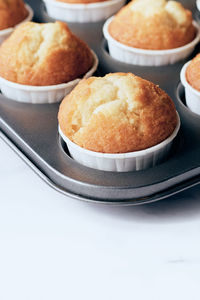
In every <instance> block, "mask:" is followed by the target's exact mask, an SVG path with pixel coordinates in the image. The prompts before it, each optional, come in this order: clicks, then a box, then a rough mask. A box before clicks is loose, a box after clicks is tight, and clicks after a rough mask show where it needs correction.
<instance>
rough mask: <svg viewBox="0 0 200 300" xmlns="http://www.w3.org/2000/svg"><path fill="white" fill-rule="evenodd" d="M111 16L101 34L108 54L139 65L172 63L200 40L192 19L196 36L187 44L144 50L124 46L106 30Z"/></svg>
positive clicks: (199, 34)
mask: <svg viewBox="0 0 200 300" xmlns="http://www.w3.org/2000/svg"><path fill="white" fill-rule="evenodd" d="M112 19H113V17H111V18H109V19H108V20H107V21H106V22H105V24H104V26H103V34H104V37H105V38H106V40H107V42H108V49H109V53H110V56H111V57H113V58H114V59H116V60H118V61H121V62H124V63H128V64H133V65H140V66H163V65H169V64H174V63H175V62H177V61H179V60H182V59H184V58H186V57H187V56H189V55H190V54H191V53H192V51H193V50H194V47H195V46H196V45H197V43H198V42H199V40H200V28H199V25H198V23H197V22H195V21H193V24H194V26H195V28H196V31H197V33H196V37H195V38H194V40H193V41H192V42H190V43H189V44H187V45H185V46H182V47H179V48H175V49H169V50H145V49H139V48H133V47H129V46H126V45H124V44H122V43H119V42H118V41H116V40H115V39H114V38H113V37H112V36H111V35H110V34H109V32H108V26H109V24H110V22H111V21H112Z"/></svg>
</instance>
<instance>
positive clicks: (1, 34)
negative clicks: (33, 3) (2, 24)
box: [0, 4, 33, 44]
mask: <svg viewBox="0 0 200 300" xmlns="http://www.w3.org/2000/svg"><path fill="white" fill-rule="evenodd" d="M25 6H26V9H27V11H28V16H27V17H26V18H25V19H24V20H23V21H22V22H20V23H19V24H17V25H16V26H14V27H10V28H7V29H3V30H0V44H1V43H2V42H3V41H4V40H5V39H7V38H8V37H9V35H10V34H11V33H12V32H13V31H14V29H15V28H16V27H17V26H19V25H21V24H22V23H25V22H28V21H31V20H32V18H33V10H32V8H31V7H30V6H29V5H27V4H25Z"/></svg>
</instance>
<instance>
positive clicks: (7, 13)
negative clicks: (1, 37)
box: [0, 0, 28, 30]
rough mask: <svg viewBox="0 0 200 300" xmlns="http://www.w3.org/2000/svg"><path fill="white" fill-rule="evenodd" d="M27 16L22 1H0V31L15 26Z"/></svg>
mask: <svg viewBox="0 0 200 300" xmlns="http://www.w3.org/2000/svg"><path fill="white" fill-rule="evenodd" d="M27 15H28V11H27V9H26V7H25V4H24V2H23V0H0V30H3V29H6V28H9V27H13V26H15V25H17V24H18V23H20V22H22V21H23V20H24V19H25V18H26V17H27Z"/></svg>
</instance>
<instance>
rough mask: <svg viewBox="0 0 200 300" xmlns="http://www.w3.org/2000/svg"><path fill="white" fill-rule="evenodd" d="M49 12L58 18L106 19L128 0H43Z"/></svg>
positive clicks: (79, 20) (82, 20)
mask: <svg viewBox="0 0 200 300" xmlns="http://www.w3.org/2000/svg"><path fill="white" fill-rule="evenodd" d="M43 1H44V3H45V6H46V10H47V14H48V15H49V16H50V17H51V18H54V19H56V20H60V21H65V22H76V23H89V22H98V21H101V20H106V19H107V18H108V17H110V16H111V15H113V14H114V13H116V12H117V11H118V10H119V9H120V8H121V7H122V6H123V5H124V4H125V2H126V0H108V1H103V2H96V3H86V4H79V3H77V4H75V3H63V2H59V1H55V0H43Z"/></svg>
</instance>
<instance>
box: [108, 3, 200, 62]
mask: <svg viewBox="0 0 200 300" xmlns="http://www.w3.org/2000/svg"><path fill="white" fill-rule="evenodd" d="M103 32H104V36H105V38H106V39H107V41H108V48H109V52H110V55H111V56H112V57H113V58H115V59H117V60H119V61H122V62H125V63H130V64H135V65H145V66H160V65H167V64H173V63H175V62H176V61H179V60H181V59H184V58H185V57H187V56H188V55H189V54H190V53H191V52H192V51H193V49H194V47H195V45H196V44H197V43H198V42H199V25H198V24H197V23H196V22H195V21H193V20H192V13H191V11H189V10H187V9H185V8H184V7H183V6H182V5H181V3H178V2H176V1H166V0H157V1H155V0H133V1H131V2H130V3H129V4H127V5H126V6H124V7H123V8H122V9H121V10H120V11H119V12H118V13H117V14H116V15H115V16H114V17H111V18H109V19H108V20H107V21H106V22H105V24H104V27H103Z"/></svg>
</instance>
